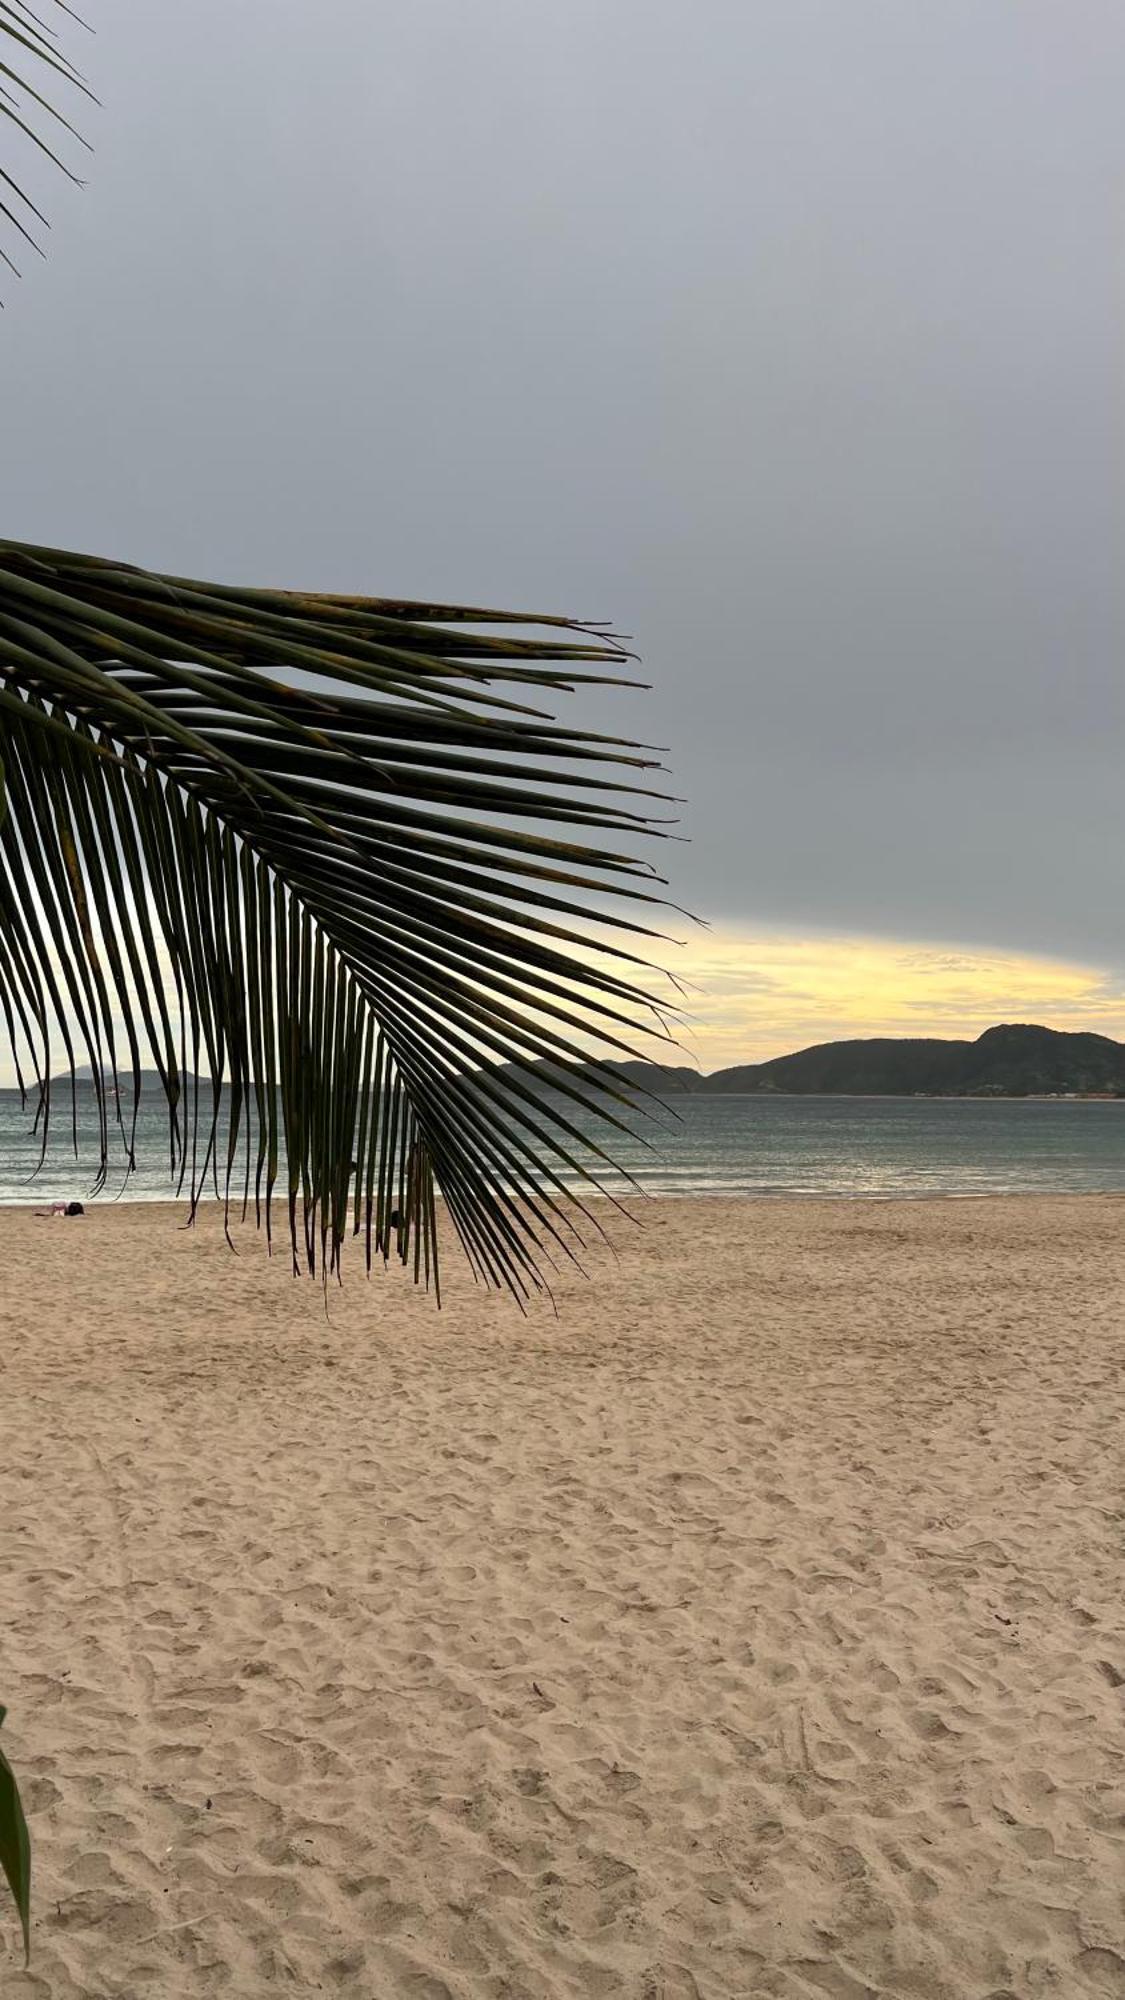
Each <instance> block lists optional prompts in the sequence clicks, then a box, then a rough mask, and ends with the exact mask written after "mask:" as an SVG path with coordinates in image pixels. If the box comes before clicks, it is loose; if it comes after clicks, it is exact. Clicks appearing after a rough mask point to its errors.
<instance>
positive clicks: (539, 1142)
mask: <svg viewBox="0 0 1125 2000" xmlns="http://www.w3.org/2000/svg"><path fill="white" fill-rule="evenodd" d="M482 619H484V620H486V621H487V629H482V627H481V620H482ZM621 662H622V655H621V652H620V649H619V647H618V646H617V643H616V641H615V640H614V639H613V638H612V637H611V636H609V635H606V634H600V633H597V632H595V631H593V630H592V628H590V627H588V626H584V625H581V624H571V623H569V622H568V621H565V620H558V619H555V620H545V621H534V622H532V623H528V622H527V621H517V620H514V619H513V620H512V621H510V623H509V624H508V625H503V624H502V622H501V621H500V620H499V619H498V616H497V614H496V613H495V612H491V611H490V612H487V613H479V612H478V613H474V612H473V611H471V610H469V609H465V610H464V611H459V610H458V608H457V607H455V606H448V605H436V604H435V605H427V604H418V603H408V602H406V601H403V600H397V599H395V600H392V599H366V598H356V597H340V596H324V595H316V594H313V595H308V594H299V593H287V592H279V591H264V590H240V589H238V588H235V587H233V586H230V585H224V586H221V587H220V586H217V585H213V584H208V583H205V582H200V581H198V580H194V579H185V578H182V577H172V576H165V575H159V574H156V573H153V572H149V571H146V570H139V569H136V568H132V567H129V566H125V565H122V564H120V563H113V562H107V561H103V560H100V559H97V558H93V557H88V556H81V555H75V554H71V553H68V552H66V551H58V550H49V549H44V548H39V547H32V546H30V545H27V544H21V543H13V542H4V543H0V731H2V735H3V762H4V766H5V772H6V785H7V801H8V811H7V816H6V819H5V821H4V824H3V826H2V828H0V1002H2V1005H3V1015H4V1020H5V1021H6V1023H7V1030H8V1036H9V1039H10V1041H11V1043H12V1045H13V1048H14V1050H15V1053H16V1057H17V1060H18V1062H19V1067H20V1073H21V1075H22V1076H24V1077H25V1078H26V1079H27V1083H28V1087H29V1089H31V1090H32V1091H33V1092H35V1093H36V1096H37V1103H38V1106H39V1121H38V1122H39V1131H40V1143H41V1145H43V1146H44V1147H45V1146H46V1145H47V1144H48V1143H49V1140H50V1136H51V1134H52V1133H57V1131H58V1129H59V1126H60V1124H61V1126H62V1128H63V1131H64V1134H65V1135H66V1136H67V1137H68V1139H70V1140H71V1141H72V1140H73V1136H74V1131H75V1113H74V1109H73V1103H72V1100H71V1091H70V1090H69V1089H67V1090H65V1091H63V1092H62V1093H61V1095H60V1092H59V1090H58V1089H57V1088H56V1089H52V1086H51V1072H52V1068H53V1067H54V1066H55V1064H56V1062H57V1063H58V1064H59V1065H60V1066H61V1068H62V1070H63V1072H64V1074H68V1075H69V1076H71V1077H73V1075H74V1073H75V1071H76V1069H77V1068H78V1067H79V1066H83V1065H84V1066H87V1067H88V1068H89V1070H90V1072H91V1079H92V1081H91V1086H90V1090H91V1101H92V1103H93V1105H94V1108H95V1112H96V1124H97V1132H98V1139H97V1160H98V1166H97V1172H98V1175H99V1176H101V1177H103V1178H104V1176H105V1175H106V1174H107V1173H108V1172H109V1171H110V1168H111V1164H112V1162H113V1161H114V1160H117V1161H118V1162H119V1163H124V1164H125V1165H126V1166H127V1165H128V1163H129V1161H130V1160H131V1158H132V1155H133V1152H134V1148H135V1137H136V1130H137V1103H138V1101H139V1094H140V1092H141V1090H142V1087H144V1086H143V1084H142V1078H143V1076H144V1075H145V1073H146V1072H154V1073H155V1080H156V1085H157V1087H158V1088H159V1090H160V1091H161V1092H162V1094H163V1096H164V1098H165V1100H166V1102H167V1104H168V1107H169V1160H170V1163H171V1165H172V1167H173V1169H174V1171H175V1173H176V1174H177V1176H179V1177H181V1178H182V1182H183V1185H184V1186H185V1187H186V1188H187V1190H188V1193H189V1196H190V1199H191V1201H192V1203H193V1205H194V1204H195V1203H197V1202H198V1201H199V1199H200V1198H201V1197H202V1194H203V1192H204V1190H205V1188H208V1187H209V1188H212V1189H213V1190H214V1191H215V1192H216V1193H218V1194H220V1195H221V1196H222V1198H223V1199H224V1201H225V1202H226V1204H227V1206H228V1209H229V1207H230V1205H231V1204H232V1203H234V1204H237V1205H238V1207H239V1208H240V1209H242V1210H243V1211H247V1212H252V1213H253V1214H254V1215H255V1216H256V1217H257V1218H258V1219H259V1220H261V1221H262V1222H263V1223H264V1224H265V1226H266V1228H267V1231H269V1232H270V1233H271V1234H272V1218H273V1214H274V1209H275V1207H276V1205H277V1203H278V1202H281V1203H282V1204H283V1206H284V1209H285V1213H286V1217H287V1226H288V1233H289V1237H290V1242H291V1247H292V1253H293V1257H294V1261H295V1263H297V1264H300V1265H303V1266H305V1267H307V1268H309V1269H313V1270H319V1271H321V1272H322V1273H323V1274H325V1275H327V1274H328V1273H330V1272H335V1271H337V1270H338V1268H339V1263H340V1256H341V1250H342V1246H343V1243H344V1241H345V1238H346V1237H347V1236H348V1235H349V1234H353V1233H354V1234H358V1235H359V1236H361V1237H362V1239H363V1245H364V1252H365V1257H366V1260H367V1262H368V1264H369V1265H370V1263H371V1262H372V1261H374V1260H377V1259H383V1260H387V1259H390V1258H391V1257H397V1258H399V1259H400V1260H401V1261H402V1262H403V1263H404V1264H405V1265H407V1266H409V1267H410V1268H412V1270H413V1272H414V1275H415V1276H416V1277H418V1278H420V1279H422V1280H428V1279H430V1278H432V1277H434V1276H435V1275H436V1270H437V1255H438V1243H437V1214H438V1202H439V1199H440V1201H441V1204H442V1205H443V1206H444V1209H445V1210H446V1212H447V1213H448V1216H449V1218H450V1220H451V1222H452V1224H453V1226H454V1228H455V1230H456V1232H457V1234H458V1235H459V1236H460V1239H461V1241H462V1243H463V1245H464V1247H465V1249H466V1250H467V1252H468V1254H469V1256H470V1258H471V1260H472V1262H473V1264H474V1266H475V1268H476V1270H477V1272H478V1275H480V1276H481V1277H483V1278H484V1279H485V1280H486V1281H487V1282H490V1283H500V1284H504V1285H507V1286H508V1287H509V1288H510V1289H511V1290H512V1291H513V1292H515V1293H516V1294H517V1296H520V1297H523V1296H525V1295H526V1293H527V1292H528V1291H529V1289H531V1288H533V1287H534V1286H535V1284H536V1283H537V1282H538V1281H539V1271H540V1260H541V1257H542V1256H543V1255H545V1254H547V1252H548V1251H549V1250H550V1249H551V1248H552V1246H554V1247H557V1246H558V1245H559V1244H560V1243H562V1242H565V1241H568V1240H572V1239H573V1238H574V1237H575V1234H576V1232H580V1228H581V1219H582V1214H583V1208H584V1205H583V1201H582V1198H581V1190H582V1189H583V1188H586V1189H587V1190H589V1189H590V1188H592V1187H594V1186H596V1185H598V1183H599V1176H600V1175H602V1174H603V1173H604V1171H605V1169H606V1166H607V1163H608V1160H609V1157H610V1156H611V1153H612V1145H611V1143H610V1142H611V1139H612V1131H613V1127H614V1122H615V1120H617V1119H618V1115H619V1112H620V1109H621V1105H620V1102H619V1100H620V1096H621V1084H620V1076H619V1075H618V1074H617V1073H616V1072H610V1071H608V1070H602V1071H601V1072H599V1070H598V1066H597V1061H596V1058H597V1054H598V1051H601V1053H602V1055H603V1056H604V1057H606V1058H611V1057H612V1058H620V1057H622V1056H629V1055H633V1054H636V1053H638V1052H639V1051H638V1047H637V1044H638V1042H644V1041H645V1038H646V1037H656V1038H659V1039H660V1040H661V1041H665V1040H666V1038H667V1032H668V1031H667V1027H666V1025H665V1014H666V1009H665V1008H664V1006H663V1001H662V999H658V998H657V997H655V996H654V993H653V991H652V990H651V988H652V984H653V980H654V978H655V977H656V975H655V973H654V972H653V971H652V969H651V968H650V967H649V965H648V963H647V952H646V950H645V949H644V945H645V940H646V939H651V938H652V937H653V936H654V935H655V933H654V932H653V929H652V923H651V919H650V915H649V910H650V909H651V907H652V906H653V905H655V904H656V903H657V901H658V900H659V883H658V882H655V881H654V880H653V871H652V870H651V868H650V866H649V864H648V863H646V862H643V861H641V860H639V859H638V858H637V857H636V855H635V854H634V853H633V851H632V850H633V843H634V842H635V841H636V839H637V837H638V836H639V835H647V834H649V833H651V832H660V831H662V830H663V829H662V828H660V827H659V826H657V825H656V823H655V820H654V815H653V804H652V801H653V799H654V798H656V797H658V796H659V795H658V794H657V793H656V792H655V791H654V789H653V787H652V786H651V785H649V784H647V783H646V784H644V785H642V784H641V783H639V781H638V775H639V774H638V766H639V767H640V768H641V770H644V771H647V769H648V768H649V766H650V763H651V760H650V759H649V758H648V757H647V756H639V755H638V754H637V753H638V751H639V747H640V746H638V745H635V744H631V743H626V742H623V741H619V740H617V739H614V738H612V737H607V736H599V735H593V734H591V733H590V732H588V731H584V730H579V729H576V728H567V727H566V726H564V725H561V724H560V723H559V722H557V721H556V720H555V719H554V716H553V714H552V713H551V708H550V705H548V706H547V708H546V709H544V708H543V707H542V706H541V705H540V699H539V698H540V697H541V696H542V695H545V696H547V697H548V701H549V704H550V703H553V701H554V698H555V697H556V696H557V695H558V693H559V691H560V668H561V669H562V671H563V672H564V673H565V675H566V676H567V677H568V678H574V677H577V676H576V672H575V670H576V669H579V670H580V671H581V672H583V673H585V672H586V670H587V669H589V670H590V678H592V679H611V680H612V679H616V678H618V677H619V675H620V668H621ZM529 696H530V697H534V699H533V700H531V701H529V699H528V697H529ZM646 906H648V907H647V908H646ZM591 1057H593V1058H595V1061H594V1066H593V1068H592V1069H587V1070H586V1071H584V1073H583V1079H579V1080H578V1081H577V1082H575V1081H574V1080H573V1066H574V1065H575V1064H576V1063H588V1062H589V1060H590V1058H591ZM547 1065H555V1066H556V1068H558V1067H559V1066H561V1068H562V1069H563V1070H564V1071H565V1072H566V1073H567V1074H568V1075H570V1076H571V1083H570V1084H569V1085H568V1089H569V1095H566V1094H559V1093H557V1092H552V1093H550V1095H549V1099H548V1101H546V1103H544V1102H543V1101H542V1094H541V1093H540V1092H539V1091H538V1090H537V1089H536V1088H534V1087H532V1088H529V1087H528V1085H529V1084H531V1085H532V1086H534V1083H535V1079H536V1078H537V1077H541V1075H542V1073H543V1071H544V1068H545V1066H547ZM599 1076H600V1080H601V1081H602V1082H603V1083H605V1082H606V1081H607V1080H608V1081H609V1084H610V1089H609V1090H608V1092H606V1091H599V1090H598V1089H597V1088H596V1087H593V1086H595V1085H596V1084H597V1082H598V1080H599ZM200 1078H201V1079H202V1082H199V1081H197V1079H200ZM467 1080H468V1081H469V1082H470V1083H471V1085H472V1087H470V1088H466V1087H465V1085H466V1081H467ZM599 1117H600V1120H601V1129H602V1132H603V1137H604V1138H605V1139H606V1141H607V1143H606V1144H603V1142H602V1140H600V1139H598V1137H597V1136H596V1132H595V1129H594V1127H593V1125H592V1124H591V1121H592V1120H594V1121H596V1120H597V1119H598V1118H599Z"/></svg>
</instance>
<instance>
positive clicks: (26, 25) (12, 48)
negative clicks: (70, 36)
mask: <svg viewBox="0 0 1125 2000" xmlns="http://www.w3.org/2000/svg"><path fill="white" fill-rule="evenodd" d="M47 5H48V8H49V9H50V12H49V13H48V14H46V15H45V14H43V13H41V12H38V11H36V10H34V9H33V8H31V7H30V6H28V5H26V4H25V0H0V130H2V131H3V132H4V135H5V137H6V140H7V142H8V144H9V145H10V146H11V148H12V153H11V156H10V157H11V158H12V160H13V169H12V171H9V170H7V169H6V168H4V167H0V223H2V225H3V227H4V229H5V230H6V232H7V239H8V248H5V247H4V244H3V243H0V260H2V261H3V263H4V264H5V265H6V266H7V268H8V269H9V270H11V271H13V272H16V274H17V275H18V266H17V265H16V264H15V262H14V259H13V256H12V255H11V254H10V253H11V251H14V250H16V249H17V247H18V246H24V247H26V248H30V249H32V250H35V251H37V252H40V253H41V251H42V243H41V240H40V239H41V232H42V231H43V230H45V229H49V228H50V224H49V222H48V221H47V217H46V215H45V214H44V212H43V209H42V208H41V207H40V206H39V203H38V201H37V200H36V199H35V197H34V196H33V194H32V193H31V192H30V190H31V187H32V185H33V184H34V181H35V178H36V176H37V174H38V172H39V170H40V168H42V167H43V166H45V165H46V166H49V167H50V168H51V169H52V170H57V171H59V172H61V173H63V174H64V175H65V176H66V178H67V179H68V180H71V181H74V182H75V183H78V175H77V174H76V173H75V171H74V169H73V167H72V166H71V165H70V164H68V160H67V158H66V154H67V153H68V152H69V153H71V154H73V152H74V148H75V147H83V148H85V149H86V150H89V148H88V145H87V141H86V140H85V139H84V138H83V137H82V134H81V132H79V130H78V129H77V127H76V126H75V125H74V124H73V123H72V121H71V118H70V117H69V116H68V115H67V110H64V109H63V108H62V107H63V106H64V105H66V106H67V109H68V110H69V108H70V107H71V106H72V104H73V102H74V100H75V99H78V98H82V99H85V100H87V101H88V102H89V103H96V101H97V100H96V99H95V97H94V94H93V92H92V90H91V89H90V86H89V84H88V83H87V82H86V80H85V78H84V77H83V76H82V74H81V73H80V71H79V70H78V69H77V67H76V66H75V64H74V63H73V62H72V61H71V60H70V57H69V56H68V55H67V54H66V51H65V48H64V46H63V42H62V39H61V36H60V34H59V32H58V29H59V27H61V26H64V25H69V26H71V27H84V26H85V23H84V22H82V20H81V19H80V17H79V16H78V15H77V14H75V13H74V12H73V11H72V10H71V8H69V7H68V6H66V5H65V4H64V0H47Z"/></svg>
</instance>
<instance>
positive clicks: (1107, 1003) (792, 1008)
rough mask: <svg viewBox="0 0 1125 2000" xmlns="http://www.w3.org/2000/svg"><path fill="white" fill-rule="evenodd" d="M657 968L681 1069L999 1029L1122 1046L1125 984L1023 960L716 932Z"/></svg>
mask: <svg viewBox="0 0 1125 2000" xmlns="http://www.w3.org/2000/svg"><path fill="white" fill-rule="evenodd" d="M665 963H666V964H668V965H669V966H670V967H672V968H674V970H675V972H676V974H677V976H678V977H679V978H680V979H681V980H682V981H683V982H684V984H685V986H686V987H687V989H688V990H687V993H686V995H685V1003H684V1004H685V1008H686V1011H687V1013H688V1015H689V1017H690V1018H689V1019H688V1021H687V1023H686V1024H685V1027H684V1030H683V1033H682V1036H681V1041H682V1043H683V1047H684V1051H685V1054H684V1056H683V1057H682V1058H681V1060H686V1061H691V1062H697V1063H698V1065H699V1067H700V1068H701V1069H703V1070H708V1071H709V1070H714V1069H722V1068H725V1067H727V1066H728V1065H729V1064H732V1063H745V1062H762V1061H765V1060H766V1059H767V1058H769V1057H770V1056H778V1055H787V1054H788V1053H789V1052H790V1051H791V1050H794V1049H801V1048H808V1047H809V1046H810V1045H812V1044H813V1043H816V1042H832V1041H841V1040H845V1039H847V1038H849V1037H853V1036H864V1035H941V1036H950V1037H965V1038H972V1037H974V1036H976V1035H979V1034H981V1033H982V1032H983V1030H984V1029H985V1028H990V1027H992V1026H993V1025H994V1024H995V1023H996V1022H998V1021H1034V1022H1037V1023H1041V1024H1042V1025H1044V1026H1046V1027H1052V1028H1068V1029H1078V1028H1087V1029H1093V1030H1095V1031H1096V1032H1097V1033H1099V1034H1104V1035H1112V1036H1113V1037H1114V1038H1115V1039H1125V977H1123V976H1122V975H1120V974H1117V975H1111V974H1109V973H1107V972H1106V971H1105V970H1104V969H1103V968H1099V967H1097V966H1090V965H1078V964H1072V963H1068V962H1066V961H1064V960H1059V959H1050V958H1039V957H1034V956H1032V955H1031V954H1026V955H1025V954H1020V953H1017V952H981V951H974V950H971V949H964V948H958V947H957V946H955V945H936V944H933V943H932V942H931V943H910V942H900V941H893V940H887V939H877V938H857V937H828V936H825V937H817V936H796V935H793V934H788V933H785V932H781V931H768V930H761V931H750V930H747V931H734V930H729V929H725V928H722V927H716V928H715V929H713V930H710V931H702V932H697V933H696V934H695V935H694V936H692V937H689V938H688V940H687V941H686V943H685V944H684V945H683V946H682V947H681V948H680V949H679V950H676V951H668V952H667V953H666V954H665ZM670 1059H671V1060H674V1058H670Z"/></svg>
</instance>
